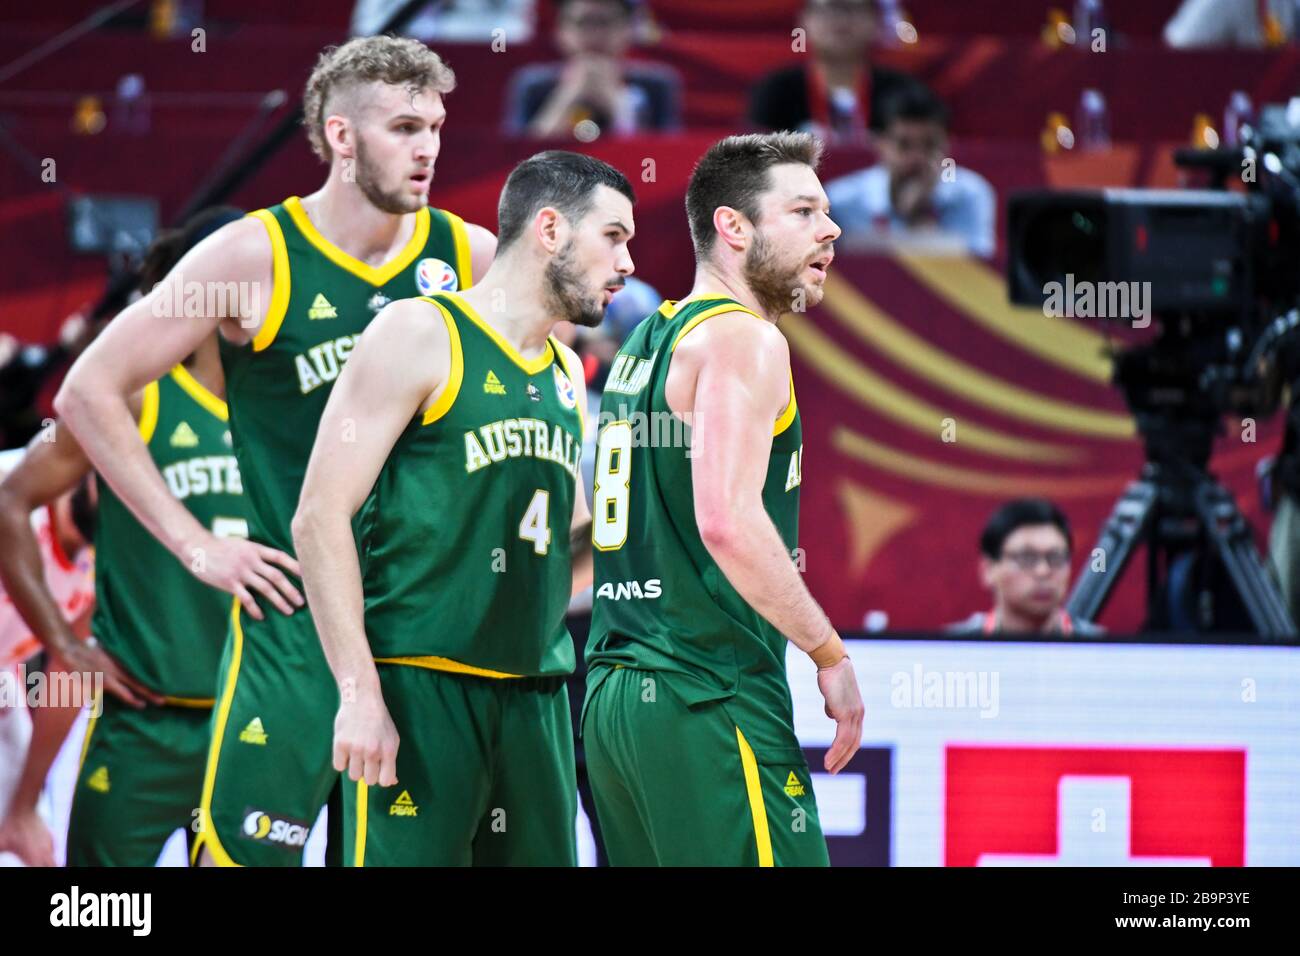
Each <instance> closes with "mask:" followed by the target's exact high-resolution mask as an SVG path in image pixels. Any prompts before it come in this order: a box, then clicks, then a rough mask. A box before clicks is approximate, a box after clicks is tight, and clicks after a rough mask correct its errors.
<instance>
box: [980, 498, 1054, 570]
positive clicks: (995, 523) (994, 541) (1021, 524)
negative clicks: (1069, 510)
mask: <svg viewBox="0 0 1300 956" xmlns="http://www.w3.org/2000/svg"><path fill="white" fill-rule="evenodd" d="M1039 524H1054V525H1056V527H1058V528H1059V529H1060V530H1061V534H1063V535H1065V546H1066V547H1067V548H1069V549H1070V550H1073V549H1074V539H1073V537H1071V535H1070V522H1069V521H1067V520H1066V518H1065V514H1064V513H1063V512H1062V511H1061V509H1060V508H1058V507H1056V505H1054V504H1052V503H1051V502H1050V501H1047V500H1046V499H1044V498H1017V499H1016V500H1014V501H1008V502H1007V503H1006V504H1004V505H1003V506H1002V507H1000V508H999V509H998V510H997V511H995V512H993V517H991V518H989V523H988V524H986V525H985V526H984V531H983V533H981V534H980V551H981V552H983V553H984V555H985V556H986V557H988V558H992V559H993V560H995V561H996V560H997V559H998V558H1000V557H1002V546H1003V545H1004V544H1006V541H1007V538H1009V537H1011V535H1012V534H1013V533H1014V532H1015V531H1017V530H1018V529H1020V528H1026V527H1030V526H1031V525H1039Z"/></svg>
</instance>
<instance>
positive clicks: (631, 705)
mask: <svg viewBox="0 0 1300 956" xmlns="http://www.w3.org/2000/svg"><path fill="white" fill-rule="evenodd" d="M735 312H746V313H748V314H750V315H753V316H754V321H758V322H761V321H764V320H763V319H762V318H761V317H760V316H758V315H756V314H755V313H752V312H749V310H748V309H745V308H744V307H743V306H741V305H740V304H739V303H737V302H735V301H733V300H731V299H726V298H723V297H721V296H710V297H702V298H700V299H696V300H688V301H685V302H682V303H671V302H668V303H665V304H664V305H663V306H662V307H661V308H660V309H659V311H658V312H656V313H655V314H654V315H652V316H650V317H649V318H647V319H646V320H645V321H644V322H642V323H641V324H640V325H639V326H637V328H636V329H635V330H634V331H633V332H632V334H631V335H630V336H629V337H628V339H627V341H626V342H625V343H624V344H623V347H622V348H621V349H620V350H619V353H618V355H617V356H616V358H615V360H614V364H613V366H612V368H611V370H610V375H609V379H608V381H607V383H606V386H605V394H604V398H603V400H602V402H601V422H602V425H603V427H602V429H601V433H600V436H599V438H598V439H597V448H596V486H595V490H594V491H593V493H592V506H591V511H592V537H593V542H594V544H595V547H596V556H595V574H596V577H595V598H594V607H593V610H592V624H591V639H590V642H589V644H588V646H587V666H588V673H587V699H586V702H585V704H584V707H583V710H584V713H583V722H582V729H583V740H584V744H585V748H586V756H587V770H588V773H589V774H590V777H591V785H592V791H593V793H594V795H595V798H596V815H597V817H598V819H599V822H600V829H601V835H602V837H603V838H604V841H605V846H606V849H607V850H608V852H609V858H610V862H612V863H614V864H615V865H646V864H656V863H657V864H661V865H707V864H715V865H717V864H721V865H734V866H739V865H746V864H747V865H759V866H771V865H774V864H777V865H825V864H826V863H827V862H828V861H827V854H826V842H825V840H824V839H823V837H822V834H821V827H820V824H819V822H818V817H817V805H816V801H815V800H814V798H813V792H812V783H811V778H810V775H809V772H808V765H807V762H806V760H805V759H804V756H803V751H802V750H801V749H800V747H799V742H798V740H797V739H796V737H795V733H794V717H793V712H792V711H793V708H792V706H791V702H790V689H789V684H788V683H787V680H786V672H785V651H786V643H787V642H786V639H785V638H784V637H783V636H782V635H781V634H780V632H778V631H777V630H776V629H775V628H774V627H772V625H771V624H769V623H768V622H767V621H766V620H765V619H764V618H763V617H762V616H761V615H760V614H759V613H758V612H757V611H755V610H754V609H753V608H752V607H750V606H749V605H748V604H747V603H746V602H745V600H744V599H743V598H742V597H741V596H740V595H739V594H738V593H737V592H736V589H735V588H734V587H732V586H731V584H730V582H729V581H728V580H727V578H726V576H725V575H724V574H723V573H722V570H721V569H720V568H719V567H718V565H717V563H716V562H715V561H714V560H713V558H712V557H711V556H710V555H709V552H708V550H707V549H706V548H705V546H704V542H703V541H702V540H701V539H700V533H699V529H698V526H697V524H696V521H695V504H694V497H693V485H692V477H691V458H690V457H689V448H687V447H683V446H684V445H685V444H687V442H686V441H684V440H672V439H673V436H674V435H678V436H681V437H682V438H685V436H686V434H687V433H688V432H689V429H685V430H683V429H681V428H680V426H674V427H676V429H677V430H676V431H674V429H673V427H665V425H664V423H669V424H670V425H671V423H672V422H674V421H677V420H676V419H674V418H673V415H672V412H671V410H670V409H669V406H668V402H667V399H666V398H665V395H664V389H665V385H666V383H667V381H668V370H669V367H670V363H671V361H672V356H673V350H674V349H675V348H676V347H677V344H678V343H679V342H680V341H681V339H682V338H683V337H684V336H686V335H687V334H689V333H690V332H691V331H692V330H693V329H695V328H696V327H698V326H699V324H700V323H702V322H705V321H707V320H708V319H709V318H711V317H713V316H715V315H720V314H724V313H735ZM638 436H639V437H638ZM802 451H803V438H802V431H801V427H800V421H799V411H798V406H797V404H796V403H795V397H794V385H793V382H791V386H790V398H789V402H788V403H787V405H786V408H785V410H784V412H783V413H782V414H781V416H780V417H779V418H778V420H777V421H776V422H775V423H774V425H773V439H772V450H771V455H770V460H769V463H768V471H767V480H766V482H765V483H764V485H763V506H764V508H765V509H766V511H767V513H768V515H769V516H770V517H771V519H772V522H773V523H774V524H775V525H776V528H777V531H778V532H779V533H780V535H781V538H782V540H783V541H784V542H785V545H786V548H787V549H789V550H790V551H791V552H792V553H793V551H794V549H795V548H796V547H797V545H798V523H799V484H800V481H801V480H802Z"/></svg>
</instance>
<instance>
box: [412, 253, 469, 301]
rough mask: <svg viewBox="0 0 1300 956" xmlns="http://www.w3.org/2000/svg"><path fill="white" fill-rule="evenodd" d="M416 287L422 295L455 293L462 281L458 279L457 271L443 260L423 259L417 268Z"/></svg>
mask: <svg viewBox="0 0 1300 956" xmlns="http://www.w3.org/2000/svg"><path fill="white" fill-rule="evenodd" d="M415 287H416V288H417V289H419V290H420V295H433V294H434V293H435V292H455V291H456V290H457V289H459V288H460V280H459V279H457V278H456V270H455V269H453V268H452V267H451V266H449V265H448V264H447V263H445V262H443V261H442V260H441V259H421V260H420V264H419V265H417V266H416V267H415Z"/></svg>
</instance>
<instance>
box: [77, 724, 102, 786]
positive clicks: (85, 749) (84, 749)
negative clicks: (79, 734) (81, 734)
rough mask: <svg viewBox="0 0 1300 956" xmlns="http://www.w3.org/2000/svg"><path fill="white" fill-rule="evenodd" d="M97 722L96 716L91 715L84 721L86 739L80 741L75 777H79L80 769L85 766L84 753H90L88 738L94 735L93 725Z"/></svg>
mask: <svg viewBox="0 0 1300 956" xmlns="http://www.w3.org/2000/svg"><path fill="white" fill-rule="evenodd" d="M98 723H99V718H98V717H91V718H90V720H89V721H88V722H87V723H86V739H85V740H83V741H82V742H81V758H80V759H79V760H78V761H77V777H78V779H80V777H81V771H82V770H83V769H85V766H86V754H88V753H90V738H91V737H93V736H95V725H96V724H98Z"/></svg>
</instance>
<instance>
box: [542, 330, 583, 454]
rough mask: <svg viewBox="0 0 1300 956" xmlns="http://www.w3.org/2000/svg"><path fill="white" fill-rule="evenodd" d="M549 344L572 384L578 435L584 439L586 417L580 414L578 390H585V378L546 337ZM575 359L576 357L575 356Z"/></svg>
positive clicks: (555, 343)
mask: <svg viewBox="0 0 1300 956" xmlns="http://www.w3.org/2000/svg"><path fill="white" fill-rule="evenodd" d="M548 339H549V341H550V343H551V349H552V350H553V351H554V352H555V354H556V355H558V356H559V358H560V367H561V368H562V369H564V374H565V375H567V376H569V381H570V382H572V383H573V410H574V411H575V412H577V413H578V434H579V435H581V436H583V437H584V438H585V437H586V435H587V416H586V415H584V414H582V400H581V399H579V398H578V389H582V390H583V391H584V392H585V391H586V390H587V377H586V376H585V375H584V374H583V373H582V367H581V366H579V367H578V369H577V370H576V371H575V370H574V368H573V366H572V365H571V364H570V363H569V354H568V353H567V352H566V351H565V350H564V349H562V348H561V347H560V344H559V342H558V341H557V340H556V339H555V338H554V337H553V336H550V337H548ZM574 358H575V359H576V358H577V356H576V355H575V356H574Z"/></svg>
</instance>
